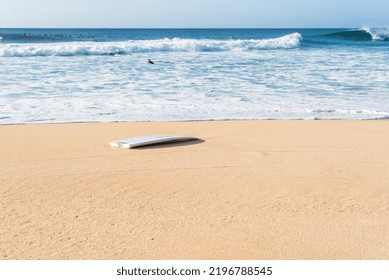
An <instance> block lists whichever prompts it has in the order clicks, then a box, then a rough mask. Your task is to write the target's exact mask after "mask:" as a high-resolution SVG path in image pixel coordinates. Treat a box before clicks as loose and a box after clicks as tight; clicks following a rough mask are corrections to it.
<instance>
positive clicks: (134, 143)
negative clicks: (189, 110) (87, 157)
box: [109, 135, 199, 149]
mask: <svg viewBox="0 0 389 280" xmlns="http://www.w3.org/2000/svg"><path fill="white" fill-rule="evenodd" d="M190 140H199V138H196V137H192V136H177V135H151V136H141V137H134V138H128V139H123V140H117V141H111V142H109V145H110V146H111V147H115V148H124V149H131V148H136V147H144V146H150V145H155V144H164V143H173V142H183V141H190Z"/></svg>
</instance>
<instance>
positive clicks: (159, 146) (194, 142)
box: [131, 139, 205, 150]
mask: <svg viewBox="0 0 389 280" xmlns="http://www.w3.org/2000/svg"><path fill="white" fill-rule="evenodd" d="M204 142H205V141H204V140H202V139H198V140H190V141H181V142H171V143H157V144H152V145H147V146H142V147H134V148H131V150H151V149H166V148H174V147H183V146H191V145H197V144H201V143H204Z"/></svg>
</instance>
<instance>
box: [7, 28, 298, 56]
mask: <svg viewBox="0 0 389 280" xmlns="http://www.w3.org/2000/svg"><path fill="white" fill-rule="evenodd" d="M301 40H302V36H301V34H300V33H293V34H289V35H286V36H282V37H278V38H273V39H262V40H254V39H252V40H210V39H179V38H174V39H163V40H133V41H126V42H70V43H69V42H68V43H50V44H49V43H46V44H3V45H0V56H2V57H27V56H81V55H126V54H132V53H142V52H190V51H192V52H218V51H234V50H238V51H239V50H240V51H251V50H268V49H291V48H298V47H299V46H300V42H301Z"/></svg>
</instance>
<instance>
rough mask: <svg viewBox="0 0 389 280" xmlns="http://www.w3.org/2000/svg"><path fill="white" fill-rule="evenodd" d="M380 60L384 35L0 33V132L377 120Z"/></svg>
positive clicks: (388, 105) (383, 83) (388, 102)
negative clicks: (25, 127) (5, 128)
mask: <svg viewBox="0 0 389 280" xmlns="http://www.w3.org/2000/svg"><path fill="white" fill-rule="evenodd" d="M148 59H151V60H152V61H154V63H155V64H148V63H147V60H148ZM388 62H389V30H388V29H384V28H381V29H379V28H369V27H363V28H355V29H344V28H343V29H0V124H16V123H61V122H112V121H184V120H231V119H240V120H242V119H347V120H348V119H387V118H389V63H388Z"/></svg>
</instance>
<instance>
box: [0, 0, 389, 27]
mask: <svg viewBox="0 0 389 280" xmlns="http://www.w3.org/2000/svg"><path fill="white" fill-rule="evenodd" d="M0 11H1V16H0V28H1V27H3V28H5V27H43V28H47V27H54V28H56V27H107V28H113V27H128V28H132V27H134V28H138V27H140V28H143V27H144V28H147V27H161V28H162V27H179V28H185V27H200V28H205V27H215V28H219V27H259V28H261V27H263V28H265V27H360V26H362V25H369V26H371V27H389V15H388V11H389V0H364V1H362V0H323V1H319V0H190V1H189V0H0Z"/></svg>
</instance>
